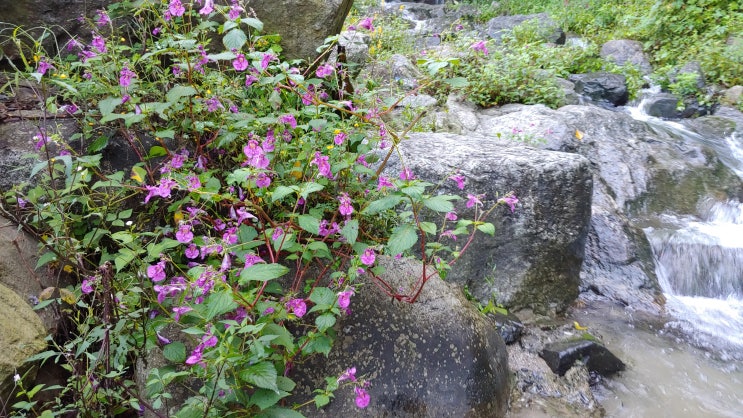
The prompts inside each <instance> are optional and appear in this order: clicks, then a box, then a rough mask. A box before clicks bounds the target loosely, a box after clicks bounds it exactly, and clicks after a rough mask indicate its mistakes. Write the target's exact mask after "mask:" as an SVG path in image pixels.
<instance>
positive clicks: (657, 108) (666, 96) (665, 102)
mask: <svg viewBox="0 0 743 418" xmlns="http://www.w3.org/2000/svg"><path fill="white" fill-rule="evenodd" d="M680 104H681V99H679V98H678V97H676V96H674V95H673V94H671V93H658V94H654V95H653V96H652V97H649V98H647V99H646V100H645V108H644V110H645V113H647V114H648V115H650V116H655V117H656V118H662V119H676V118H680V117H681V112H680V111H679V110H678V108H679V105H680Z"/></svg>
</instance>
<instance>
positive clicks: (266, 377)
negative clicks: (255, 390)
mask: <svg viewBox="0 0 743 418" xmlns="http://www.w3.org/2000/svg"><path fill="white" fill-rule="evenodd" d="M239 376H240V378H241V379H242V380H244V381H246V382H248V383H250V384H251V385H253V386H255V387H259V388H263V389H270V390H273V391H275V392H278V391H279V387H278V386H276V378H277V377H278V374H277V373H276V368H275V367H274V365H273V363H270V362H267V361H264V362H261V363H258V364H254V365H252V366H250V367H248V368H247V369H245V370H243V371H241V372H240V373H239Z"/></svg>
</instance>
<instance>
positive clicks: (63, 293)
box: [59, 288, 77, 305]
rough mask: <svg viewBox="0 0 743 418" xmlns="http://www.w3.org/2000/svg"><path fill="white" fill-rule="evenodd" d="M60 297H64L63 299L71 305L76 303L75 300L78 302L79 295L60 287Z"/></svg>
mask: <svg viewBox="0 0 743 418" xmlns="http://www.w3.org/2000/svg"><path fill="white" fill-rule="evenodd" d="M59 297H60V298H62V300H63V301H65V302H67V303H69V304H70V305H74V304H75V302H77V297H75V294H74V293H72V292H70V291H69V290H67V289H61V288H60V289H59Z"/></svg>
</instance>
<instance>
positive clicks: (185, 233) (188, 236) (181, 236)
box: [175, 223, 193, 244]
mask: <svg viewBox="0 0 743 418" xmlns="http://www.w3.org/2000/svg"><path fill="white" fill-rule="evenodd" d="M175 239H177V240H178V242H180V243H182V244H188V243H189V242H191V241H193V232H191V225H189V224H186V223H184V224H181V226H180V227H179V228H178V232H176V233H175Z"/></svg>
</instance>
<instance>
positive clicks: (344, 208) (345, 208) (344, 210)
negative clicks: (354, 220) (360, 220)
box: [338, 193, 353, 216]
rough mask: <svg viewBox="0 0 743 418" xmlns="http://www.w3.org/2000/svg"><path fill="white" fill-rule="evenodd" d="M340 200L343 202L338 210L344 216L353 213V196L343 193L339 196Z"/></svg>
mask: <svg viewBox="0 0 743 418" xmlns="http://www.w3.org/2000/svg"><path fill="white" fill-rule="evenodd" d="M338 201H340V202H341V204H340V206H338V212H340V214H341V215H343V216H349V215H350V214H352V213H353V206H352V205H351V198H350V197H348V193H342V194H341V195H340V196H338Z"/></svg>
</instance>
